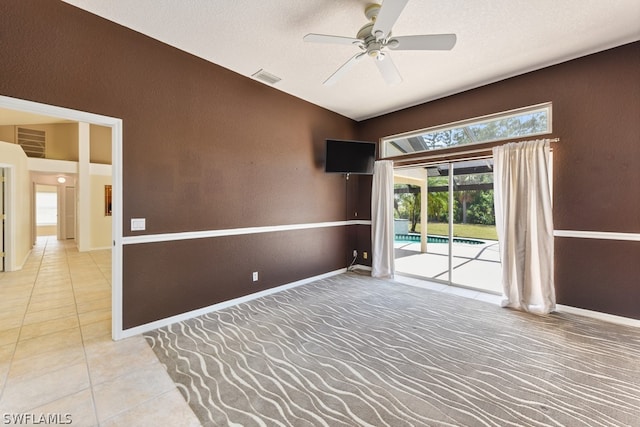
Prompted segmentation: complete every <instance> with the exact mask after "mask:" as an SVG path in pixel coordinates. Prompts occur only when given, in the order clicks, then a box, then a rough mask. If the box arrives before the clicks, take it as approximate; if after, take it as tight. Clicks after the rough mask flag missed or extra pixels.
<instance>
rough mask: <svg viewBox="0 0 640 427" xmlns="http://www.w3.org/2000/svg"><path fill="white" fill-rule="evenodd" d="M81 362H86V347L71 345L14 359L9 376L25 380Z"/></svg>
mask: <svg viewBox="0 0 640 427" xmlns="http://www.w3.org/2000/svg"><path fill="white" fill-rule="evenodd" d="M79 363H86V358H85V355H84V349H83V348H82V347H80V346H71V347H68V348H63V349H60V350H55V351H49V352H46V353H42V354H38V355H34V356H30V357H26V358H16V359H14V360H13V362H12V363H11V369H10V370H9V378H16V379H17V378H20V379H22V380H25V379H29V378H34V377H39V376H41V375H44V374H46V373H47V372H51V371H56V370H59V369H62V368H65V367H68V366H71V365H76V364H79Z"/></svg>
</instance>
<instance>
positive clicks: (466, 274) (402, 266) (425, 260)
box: [394, 240, 502, 294]
mask: <svg viewBox="0 0 640 427" xmlns="http://www.w3.org/2000/svg"><path fill="white" fill-rule="evenodd" d="M394 248H395V267H396V272H397V273H399V274H406V275H409V276H412V277H417V278H424V279H436V280H440V281H445V282H446V281H448V280H449V272H448V270H449V257H448V251H449V244H448V243H427V252H426V253H421V252H420V242H403V241H396V242H395V243H394ZM452 252H453V263H452V266H453V272H452V280H451V281H452V285H454V286H455V285H457V286H462V287H466V288H472V289H478V290H482V291H485V292H491V293H495V294H501V293H502V285H501V279H500V276H501V268H500V254H499V250H498V242H496V241H495V240H487V241H484V242H483V243H480V244H469V243H459V242H454V243H453V244H452Z"/></svg>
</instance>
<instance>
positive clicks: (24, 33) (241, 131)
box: [0, 0, 355, 327]
mask: <svg viewBox="0 0 640 427" xmlns="http://www.w3.org/2000/svg"><path fill="white" fill-rule="evenodd" d="M0 56H1V57H2V61H0V76H1V77H0V94H2V95H5V96H11V97H15V98H21V99H27V100H33V101H37V102H41V103H46V104H52V105H58V106H63V107H67V108H72V109H76V110H81V111H89V112H92V113H97V114H102V115H107V116H112V117H118V118H121V119H122V120H123V138H124V140H123V159H124V165H123V180H124V190H123V199H124V200H123V206H124V208H123V209H124V224H125V230H123V232H124V235H125V236H131V235H138V234H158V233H169V232H188V231H199V230H214V229H226V228H241V227H255V226H267V225H287V224H299V223H314V222H325V221H340V220H345V219H346V218H345V213H346V212H347V209H346V201H345V200H346V197H345V192H346V189H345V184H344V178H343V177H342V176H339V175H328V174H325V173H324V171H323V168H324V158H323V156H324V140H325V138H345V139H354V138H353V137H354V135H355V122H353V121H352V120H350V119H348V118H345V117H343V116H340V115H338V114H335V113H332V112H329V111H327V110H325V109H322V108H320V107H318V106H315V105H312V104H310V103H308V102H305V101H303V100H300V99H297V98H294V97H292V96H290V95H287V94H285V93H283V92H280V91H278V90H276V89H274V88H271V87H268V86H266V85H264V84H262V83H260V82H257V81H255V80H252V79H250V78H247V77H243V76H240V75H238V74H236V73H234V72H232V71H229V70H227V69H225V68H222V67H219V66H217V65H214V64H211V63H209V62H206V61H204V60H202V59H199V58H197V57H194V56H192V55H189V54H187V53H185V52H182V51H179V50H177V49H175V48H172V47H170V46H167V45H165V44H163V43H160V42H158V41H156V40H153V39H151V38H149V37H146V36H144V35H141V34H139V33H137V32H134V31H131V30H129V29H127V28H124V27H122V26H119V25H117V24H114V23H112V22H110V21H107V20H104V19H102V18H99V17H97V16H95V15H92V14H90V13H87V12H85V11H82V10H80V9H77V8H75V7H73V6H70V5H68V4H66V3H63V2H58V1H55V2H54V1H46V2H45V1H37V0H7V1H2V2H0ZM284 77H285V78H286V76H284ZM132 217H134V218H138V217H142V218H146V225H147V230H146V231H144V232H142V233H139V232H135V233H132V232H131V231H129V229H128V227H127V225H128V224H129V223H130V218H132ZM349 228H350V227H340V228H338V229H335V230H334V229H332V230H330V231H327V230H324V231H325V233H321V232H319V231H313V232H312V231H296V232H288V233H268V234H263V235H259V236H257V237H247V236H242V237H229V238H215V239H206V240H187V241H184V242H179V243H175V242H174V243H148V244H142V245H135V246H127V247H126V248H125V251H124V282H123V287H124V290H123V292H124V298H125V306H124V324H125V326H126V327H132V326H136V325H140V324H143V323H146V322H150V321H153V320H157V319H159V318H161V317H163V316H165V315H169V314H177V313H179V312H183V311H187V310H191V309H193V308H196V306H198V307H201V306H206V305H210V304H215V303H218V302H221V301H224V300H226V299H228V298H231V297H237V296H240V295H244V294H247V293H251V292H254V291H255V290H256V289H257V288H256V287H253V286H248V285H247V283H246V282H247V279H249V278H250V272H251V271H256V270H259V271H263V272H264V273H263V278H264V279H263V280H262V281H261V282H260V287H261V288H266V287H273V286H277V285H281V284H283V283H287V282H289V281H291V280H297V279H301V278H305V277H310V276H314V275H317V274H320V273H326V272H328V271H332V270H335V269H338V268H343V267H345V266H346V265H347V263H348V262H349V261H350V258H349V256H350V251H351V250H352V248H350V247H349V246H350V245H351V243H350V242H348V236H349V235H350V234H351V232H350V231H349V230H348V229H349ZM319 234H321V235H320V236H319ZM221 243H224V244H223V245H221ZM274 248H279V249H278V250H274ZM294 249H295V251H294ZM267 261H268V262H267ZM194 269H199V270H198V271H194ZM247 272H249V273H247ZM246 274H249V276H246Z"/></svg>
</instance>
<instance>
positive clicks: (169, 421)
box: [100, 389, 202, 427]
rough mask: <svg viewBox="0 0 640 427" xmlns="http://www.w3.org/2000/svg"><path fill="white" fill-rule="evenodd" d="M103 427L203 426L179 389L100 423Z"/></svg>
mask: <svg viewBox="0 0 640 427" xmlns="http://www.w3.org/2000/svg"><path fill="white" fill-rule="evenodd" d="M100 425H101V426H103V427H116V426H137V427H147V426H149V427H155V426H161V425H165V426H181V427H196V426H201V425H202V424H200V421H198V419H197V418H196V416H195V414H194V413H193V411H192V410H191V408H189V406H188V405H187V404H186V402H185V401H184V398H183V397H182V395H181V394H180V392H179V391H178V390H177V389H174V390H172V391H169V392H167V393H165V394H163V395H161V396H159V397H157V398H155V399H152V400H150V401H147V402H145V403H143V404H141V405H138V406H136V407H135V408H133V409H130V410H128V411H127V412H125V413H123V414H120V415H117V416H115V417H113V418H110V419H108V420H107V421H105V422H104V423H100Z"/></svg>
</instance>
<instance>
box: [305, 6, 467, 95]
mask: <svg viewBox="0 0 640 427" xmlns="http://www.w3.org/2000/svg"><path fill="white" fill-rule="evenodd" d="M408 1H409V0H384V2H383V3H382V5H379V4H369V5H367V7H366V8H365V11H364V14H365V16H366V17H367V19H368V20H369V22H368V23H366V24H365V25H364V26H363V27H362V28H360V30H359V31H358V34H356V37H342V36H332V35H327V34H307V35H306V36H304V39H303V40H304V41H305V42H311V43H331V44H347V45H354V46H357V47H358V48H360V50H361V52H358V53H356V54H355V55H353V56H352V57H351V58H350V59H349V60H348V61H347V62H345V63H344V64H343V65H342V66H341V67H340V68H338V69H337V70H336V71H335V72H334V73H333V74H332V75H331V76H329V78H328V79H327V80H325V81H324V83H323V84H324V85H332V84H334V83H336V82H337V81H338V80H339V79H340V78H341V77H342V76H343V75H345V74H346V73H347V72H348V71H349V70H350V69H351V68H352V67H353V66H354V65H355V64H356V63H357V62H358V61H360V60H361V59H362V58H364V57H365V56H369V57H371V58H375V59H376V61H375V63H376V65H377V66H378V70H379V71H380V74H382V77H383V78H384V80H385V81H386V82H387V84H390V85H392V84H397V83H400V82H401V81H402V77H401V76H400V73H399V72H398V69H397V68H396V66H395V64H394V63H393V61H392V60H391V56H390V55H389V53H388V52H387V49H390V50H451V49H453V46H454V45H455V44H456V35H455V34H423V35H417V36H400V37H395V36H392V35H391V27H393V24H395V22H396V20H397V19H398V17H399V16H400V13H402V10H403V9H404V7H405V6H406V4H407V2H408Z"/></svg>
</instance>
